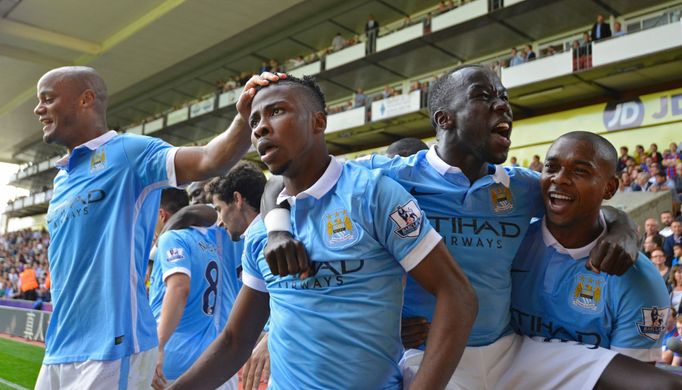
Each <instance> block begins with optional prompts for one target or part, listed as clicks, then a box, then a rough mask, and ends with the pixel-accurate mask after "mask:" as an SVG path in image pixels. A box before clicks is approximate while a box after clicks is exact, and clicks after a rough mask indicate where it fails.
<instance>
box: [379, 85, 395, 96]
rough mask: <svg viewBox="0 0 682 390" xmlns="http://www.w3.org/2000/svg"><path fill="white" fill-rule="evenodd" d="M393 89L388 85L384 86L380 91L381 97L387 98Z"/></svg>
mask: <svg viewBox="0 0 682 390" xmlns="http://www.w3.org/2000/svg"><path fill="white" fill-rule="evenodd" d="M394 92H395V91H394V89H393V87H391V86H390V85H386V86H385V87H384V91H383V92H382V93H381V96H382V99H388V98H390V97H391V96H393V94H394Z"/></svg>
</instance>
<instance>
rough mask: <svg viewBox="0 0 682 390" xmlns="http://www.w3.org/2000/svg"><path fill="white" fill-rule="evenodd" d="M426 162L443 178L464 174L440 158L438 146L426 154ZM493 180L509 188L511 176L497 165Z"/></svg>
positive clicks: (432, 147)
mask: <svg viewBox="0 0 682 390" xmlns="http://www.w3.org/2000/svg"><path fill="white" fill-rule="evenodd" d="M426 161H428V163H429V164H430V165H431V166H432V167H433V169H435V170H436V172H438V173H440V174H441V176H445V174H446V173H462V170H461V169H460V168H458V167H453V166H452V165H450V164H448V163H446V162H445V161H443V159H441V158H440V156H438V153H436V145H431V147H430V148H429V151H428V152H426ZM492 179H493V181H494V182H495V183H501V184H503V185H504V186H505V187H507V188H508V187H509V174H508V173H507V171H506V170H505V169H504V168H503V167H502V165H495V173H493V174H492Z"/></svg>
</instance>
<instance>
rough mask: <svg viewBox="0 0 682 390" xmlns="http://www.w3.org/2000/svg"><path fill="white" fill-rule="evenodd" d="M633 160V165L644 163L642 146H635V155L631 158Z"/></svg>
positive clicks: (644, 156)
mask: <svg viewBox="0 0 682 390" xmlns="http://www.w3.org/2000/svg"><path fill="white" fill-rule="evenodd" d="M633 157H634V158H635V163H637V164H641V163H643V162H644V160H645V159H646V152H645V151H644V146H642V145H637V146H635V155H634V156H633Z"/></svg>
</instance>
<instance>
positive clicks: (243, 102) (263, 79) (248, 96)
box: [237, 72, 287, 122]
mask: <svg viewBox="0 0 682 390" xmlns="http://www.w3.org/2000/svg"><path fill="white" fill-rule="evenodd" d="M286 77H287V75H286V73H270V72H263V73H261V74H257V75H253V76H251V78H250V79H249V81H247V82H246V84H245V85H244V89H242V93H241V95H239V99H238V100H237V112H238V113H239V115H241V117H242V119H243V120H245V121H247V122H248V120H249V116H250V115H251V101H252V100H253V97H254V96H256V88H257V87H259V86H260V87H264V86H266V85H269V84H270V83H271V82H277V81H279V80H280V79H284V78H286Z"/></svg>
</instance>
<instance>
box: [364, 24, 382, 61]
mask: <svg viewBox="0 0 682 390" xmlns="http://www.w3.org/2000/svg"><path fill="white" fill-rule="evenodd" d="M365 36H366V37H367V46H366V47H365V54H372V53H374V51H375V50H376V41H377V37H378V36H379V22H377V21H376V20H374V16H372V15H369V17H368V18H367V23H365Z"/></svg>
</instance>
